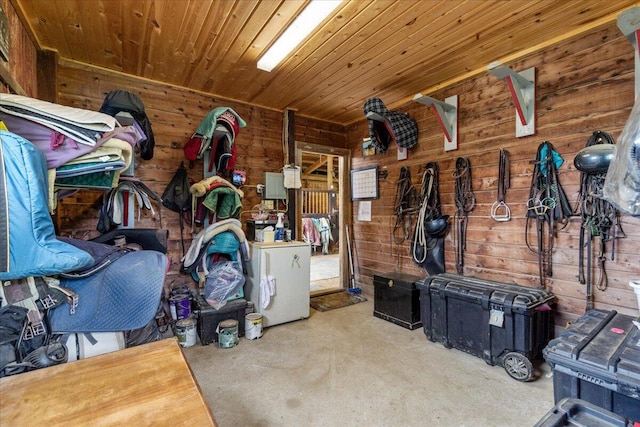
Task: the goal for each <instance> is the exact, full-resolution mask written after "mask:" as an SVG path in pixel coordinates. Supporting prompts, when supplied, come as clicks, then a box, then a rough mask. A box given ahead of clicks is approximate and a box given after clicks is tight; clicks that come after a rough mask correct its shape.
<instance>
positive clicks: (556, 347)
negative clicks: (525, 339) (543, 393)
mask: <svg viewBox="0 0 640 427" xmlns="http://www.w3.org/2000/svg"><path fill="white" fill-rule="evenodd" d="M634 320H636V321H640V319H636V318H634V317H631V316H626V315H623V314H619V313H617V312H616V311H608V310H590V311H589V312H587V313H586V314H585V315H584V316H581V317H580V318H579V319H578V320H576V321H575V322H573V323H572V324H571V326H570V327H569V328H568V329H567V330H566V331H564V332H563V333H562V334H561V335H560V336H559V337H558V338H556V339H554V340H552V341H551V342H549V345H548V346H547V347H546V348H545V349H544V357H545V359H546V360H547V362H548V363H549V364H550V365H551V366H552V367H553V396H554V399H555V401H556V402H558V401H560V400H561V399H563V398H565V397H574V398H578V399H582V400H586V401H587V402H590V403H593V404H594V405H596V406H599V407H601V408H603V409H606V410H608V411H611V412H614V413H616V414H618V415H621V416H623V417H626V418H629V419H630V420H633V421H638V422H640V329H638V327H636V325H634V323H633V321H634Z"/></svg>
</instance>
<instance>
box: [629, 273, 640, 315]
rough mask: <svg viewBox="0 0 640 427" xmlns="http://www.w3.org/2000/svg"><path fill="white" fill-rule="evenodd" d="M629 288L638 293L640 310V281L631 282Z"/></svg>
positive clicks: (639, 308)
mask: <svg viewBox="0 0 640 427" xmlns="http://www.w3.org/2000/svg"><path fill="white" fill-rule="evenodd" d="M629 286H631V289H633V291H634V292H635V293H636V298H638V310H640V280H632V281H630V282H629Z"/></svg>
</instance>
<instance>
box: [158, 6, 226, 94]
mask: <svg viewBox="0 0 640 427" xmlns="http://www.w3.org/2000/svg"><path fill="white" fill-rule="evenodd" d="M213 7H214V2H204V1H200V0H189V2H188V6H187V8H186V9H185V10H184V13H183V15H182V17H181V22H180V26H179V30H178V39H177V42H176V46H175V49H174V51H173V52H172V60H171V61H169V62H168V64H167V70H166V71H165V74H166V76H167V77H166V79H167V80H166V81H168V82H172V83H174V84H178V85H182V84H184V81H183V80H182V78H183V76H184V74H185V69H186V68H187V67H189V66H191V64H193V63H194V61H195V60H196V58H197V57H198V53H197V52H196V46H197V44H198V40H199V39H200V40H202V37H205V36H204V35H203V34H206V30H204V27H205V24H206V23H208V22H209V21H208V19H210V17H211V16H214V15H213V12H212V9H213Z"/></svg>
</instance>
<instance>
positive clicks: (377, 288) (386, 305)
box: [373, 272, 422, 330]
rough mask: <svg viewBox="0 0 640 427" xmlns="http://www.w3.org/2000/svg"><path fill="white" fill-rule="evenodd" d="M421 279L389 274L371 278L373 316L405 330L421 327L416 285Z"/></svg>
mask: <svg viewBox="0 0 640 427" xmlns="http://www.w3.org/2000/svg"><path fill="white" fill-rule="evenodd" d="M421 279H422V278H421V277H418V276H414V275H411V274H404V273H397V272H390V273H383V274H382V275H374V276H373V288H374V289H373V290H374V299H373V301H374V302H373V315H374V316H376V317H379V318H381V319H384V320H388V321H389V322H392V323H395V324H396V325H400V326H402V327H405V328H407V329H411V330H413V329H416V328H419V327H420V326H422V322H421V321H420V291H419V290H418V289H417V288H416V283H417V282H418V281H420V280H421Z"/></svg>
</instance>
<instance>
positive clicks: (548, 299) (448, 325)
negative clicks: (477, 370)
mask: <svg viewBox="0 0 640 427" xmlns="http://www.w3.org/2000/svg"><path fill="white" fill-rule="evenodd" d="M417 288H418V289H419V291H420V313H421V318H422V324H423V328H424V333H425V335H426V336H427V338H428V339H429V340H430V341H433V342H440V343H442V344H443V345H444V346H445V347H447V348H455V349H458V350H461V351H464V352H467V353H469V354H472V355H474V356H477V357H480V358H482V359H484V361H485V362H486V363H488V364H489V365H500V366H502V367H504V369H505V371H506V372H507V373H508V374H509V375H510V376H511V377H512V378H514V379H516V380H519V381H529V380H530V379H531V376H532V373H533V365H532V363H531V361H532V360H534V359H536V358H538V357H541V356H542V350H543V349H544V348H545V346H546V345H547V343H548V342H549V340H551V339H552V338H553V315H552V313H553V306H554V305H555V296H554V295H553V294H551V293H550V292H547V291H545V290H544V289H537V288H530V287H526V286H520V285H516V284H511V283H501V282H495V281H491V280H485V279H479V278H476V277H471V276H461V275H456V274H448V273H444V274H438V275H435V276H429V277H427V278H425V279H424V280H422V281H421V282H419V283H417Z"/></svg>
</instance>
